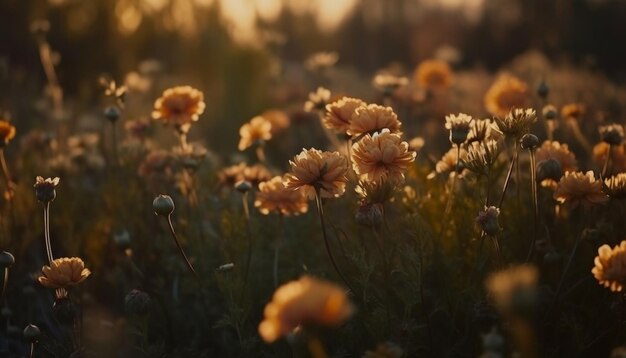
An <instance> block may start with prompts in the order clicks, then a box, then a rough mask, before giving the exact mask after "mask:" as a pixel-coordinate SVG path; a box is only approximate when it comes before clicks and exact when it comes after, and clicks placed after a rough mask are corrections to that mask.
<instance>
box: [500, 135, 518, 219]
mask: <svg viewBox="0 0 626 358" xmlns="http://www.w3.org/2000/svg"><path fill="white" fill-rule="evenodd" d="M518 155H519V149H518V148H517V145H515V152H514V153H513V159H511V165H510V166H509V171H508V173H507V174H506V179H505V180H504V186H503V187H502V195H501V196H500V201H499V202H498V208H499V209H502V203H503V202H504V195H505V194H506V189H507V188H508V187H509V182H510V181H511V174H512V173H513V167H514V166H515V162H517V157H518Z"/></svg>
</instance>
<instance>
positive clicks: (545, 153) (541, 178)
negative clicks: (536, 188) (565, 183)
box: [535, 140, 578, 187]
mask: <svg viewBox="0 0 626 358" xmlns="http://www.w3.org/2000/svg"><path fill="white" fill-rule="evenodd" d="M535 159H536V161H537V181H538V182H539V183H541V185H542V186H545V187H551V186H556V183H557V182H558V181H559V180H560V179H561V177H562V176H563V173H564V172H573V171H576V170H577V169H578V166H577V164H576V157H575V156H574V153H572V152H570V150H569V147H568V146H567V144H562V143H559V142H557V141H549V140H547V141H544V142H543V143H542V144H541V146H540V147H539V148H537V151H536V153H535Z"/></svg>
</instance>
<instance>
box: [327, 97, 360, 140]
mask: <svg viewBox="0 0 626 358" xmlns="http://www.w3.org/2000/svg"><path fill="white" fill-rule="evenodd" d="M366 105H367V104H366V103H365V102H363V101H361V100H360V99H358V98H350V97H343V98H341V99H339V100H337V101H335V102H333V103H331V104H328V105H326V114H325V115H324V125H325V126H326V128H330V129H334V130H336V131H338V132H341V133H345V132H346V131H347V130H348V128H349V127H350V121H351V120H352V115H353V114H354V110H356V109H357V108H359V107H361V106H366Z"/></svg>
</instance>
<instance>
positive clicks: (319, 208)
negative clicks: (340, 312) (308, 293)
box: [315, 189, 356, 292]
mask: <svg viewBox="0 0 626 358" xmlns="http://www.w3.org/2000/svg"><path fill="white" fill-rule="evenodd" d="M315 204H317V213H318V216H319V217H320V224H321V225H322V235H323V236H324V245H325V246H326V253H328V258H329V259H330V262H331V263H332V265H333V267H334V268H335V271H336V272H337V274H338V275H339V277H340V278H341V280H342V281H343V282H344V283H345V284H346V286H348V288H349V289H350V291H352V292H356V291H355V290H354V289H353V288H352V286H351V285H350V283H348V280H347V279H346V278H345V276H344V275H343V273H342V272H341V270H340V269H339V266H338V265H337V262H335V257H334V256H333V252H332V250H331V249H330V244H329V243H328V236H327V235H326V223H325V222H324V209H323V207H322V199H321V197H320V190H319V189H315Z"/></svg>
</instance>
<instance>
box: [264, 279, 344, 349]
mask: <svg viewBox="0 0 626 358" xmlns="http://www.w3.org/2000/svg"><path fill="white" fill-rule="evenodd" d="M353 311H354V308H353V306H352V304H351V303H350V302H349V300H348V297H347V295H346V293H345V291H344V290H343V289H342V288H341V287H339V286H337V285H335V284H333V283H330V282H326V281H322V280H318V279H316V278H313V277H311V276H303V277H301V278H300V279H299V280H296V281H291V282H288V283H286V284H284V285H282V286H280V287H279V288H278V289H277V290H276V291H275V292H274V296H273V297H272V301H271V302H270V303H268V304H267V305H266V306H265V310H264V316H265V317H264V319H263V321H262V322H261V324H259V334H260V335H261V338H263V340H264V341H266V342H268V343H271V342H274V341H276V340H277V339H279V338H280V337H282V336H285V335H287V334H289V333H291V332H293V330H294V329H296V328H297V327H298V326H300V325H310V324H316V325H325V326H337V325H340V324H341V323H343V322H344V321H345V320H346V319H348V318H349V317H350V316H351V315H352V313H353Z"/></svg>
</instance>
